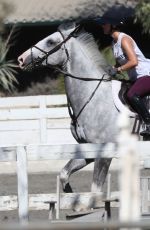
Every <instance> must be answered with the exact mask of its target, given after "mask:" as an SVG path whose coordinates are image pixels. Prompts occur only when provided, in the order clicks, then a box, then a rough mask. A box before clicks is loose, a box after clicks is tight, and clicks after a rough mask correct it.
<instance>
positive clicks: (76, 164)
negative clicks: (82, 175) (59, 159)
mask: <svg viewBox="0 0 150 230" xmlns="http://www.w3.org/2000/svg"><path fill="white" fill-rule="evenodd" d="M93 161H94V160H93V159H73V160H70V161H69V162H68V163H67V164H66V165H65V167H64V168H63V169H62V170H61V172H60V181H61V184H62V188H63V191H64V192H67V193H69V192H73V191H72V188H71V186H70V184H69V177H70V175H71V174H72V173H74V172H76V171H78V170H80V169H82V168H83V167H85V166H86V165H88V164H89V163H91V162H93Z"/></svg>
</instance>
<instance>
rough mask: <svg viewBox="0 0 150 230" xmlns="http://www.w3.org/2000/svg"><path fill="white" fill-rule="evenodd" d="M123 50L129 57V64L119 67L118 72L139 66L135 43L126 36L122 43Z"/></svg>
mask: <svg viewBox="0 0 150 230" xmlns="http://www.w3.org/2000/svg"><path fill="white" fill-rule="evenodd" d="M121 46H122V49H123V51H124V53H125V54H126V56H127V59H128V62H127V63H126V64H125V65H122V66H120V67H118V72H121V71H126V70H129V69H130V68H133V67H135V66H137V65H138V60H137V56H136V54H135V52H134V48H133V41H132V39H131V38H130V37H127V36H124V37H123V38H122V42H121Z"/></svg>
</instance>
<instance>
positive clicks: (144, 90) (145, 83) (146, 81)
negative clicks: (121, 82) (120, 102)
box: [127, 76, 150, 101]
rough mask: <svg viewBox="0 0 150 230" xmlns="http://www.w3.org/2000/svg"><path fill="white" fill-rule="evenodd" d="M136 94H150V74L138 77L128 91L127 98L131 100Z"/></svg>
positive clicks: (142, 95)
mask: <svg viewBox="0 0 150 230" xmlns="http://www.w3.org/2000/svg"><path fill="white" fill-rule="evenodd" d="M134 95H137V96H140V97H141V98H142V97H144V96H148V95H150V76H143V77H141V78H138V79H137V80H136V81H135V83H134V84H133V85H132V86H131V87H130V89H129V90H128V92H127V98H128V100H129V101H130V100H131V99H132V97H133V96H134Z"/></svg>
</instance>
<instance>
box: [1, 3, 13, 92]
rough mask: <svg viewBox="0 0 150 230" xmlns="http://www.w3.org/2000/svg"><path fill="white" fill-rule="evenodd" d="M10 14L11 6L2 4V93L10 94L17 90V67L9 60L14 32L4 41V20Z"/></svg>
mask: <svg viewBox="0 0 150 230" xmlns="http://www.w3.org/2000/svg"><path fill="white" fill-rule="evenodd" d="M9 12H10V6H9V5H7V4H6V3H4V2H0V91H1V92H2V91H5V92H10V91H13V90H14V89H15V87H14V84H15V83H17V80H16V77H15V75H16V73H17V71H16V68H17V65H16V64H15V63H14V61H13V60H7V53H8V51H9V48H10V46H11V45H12V44H11V35H12V31H13V30H12V31H11V32H10V34H9V35H8V38H7V39H3V32H4V24H3V20H4V17H5V15H6V14H8V13H9Z"/></svg>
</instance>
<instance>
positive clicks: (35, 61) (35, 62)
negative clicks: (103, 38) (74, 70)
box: [24, 25, 81, 70]
mask: <svg viewBox="0 0 150 230" xmlns="http://www.w3.org/2000/svg"><path fill="white" fill-rule="evenodd" d="M80 28H81V26H80V25H78V26H77V27H76V28H75V29H74V30H73V31H72V32H71V33H70V34H69V35H68V36H67V37H66V38H65V37H64V35H63V33H62V32H61V31H60V30H58V32H59V33H60V34H61V36H62V37H63V41H62V42H60V43H59V44H58V45H56V46H55V47H54V48H53V49H51V50H50V51H48V52H47V51H45V50H43V49H41V48H39V47H38V46H36V45H34V46H32V47H31V48H30V49H31V62H29V64H27V65H26V66H25V67H24V70H32V69H35V68H39V67H41V66H42V63H43V61H46V65H48V66H50V65H49V64H48V57H49V56H50V55H52V54H54V53H56V52H57V51H58V50H59V49H60V48H61V47H62V45H64V48H65V52H66V55H67V60H66V62H68V60H69V53H68V50H67V49H66V46H65V44H66V42H67V41H68V40H69V39H70V38H72V37H74V36H75V34H76V33H77V32H78V31H79V29H80ZM33 48H36V49H38V50H40V51H41V52H42V53H44V56H43V57H38V58H33V52H32V49H33ZM51 67H52V66H51Z"/></svg>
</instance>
